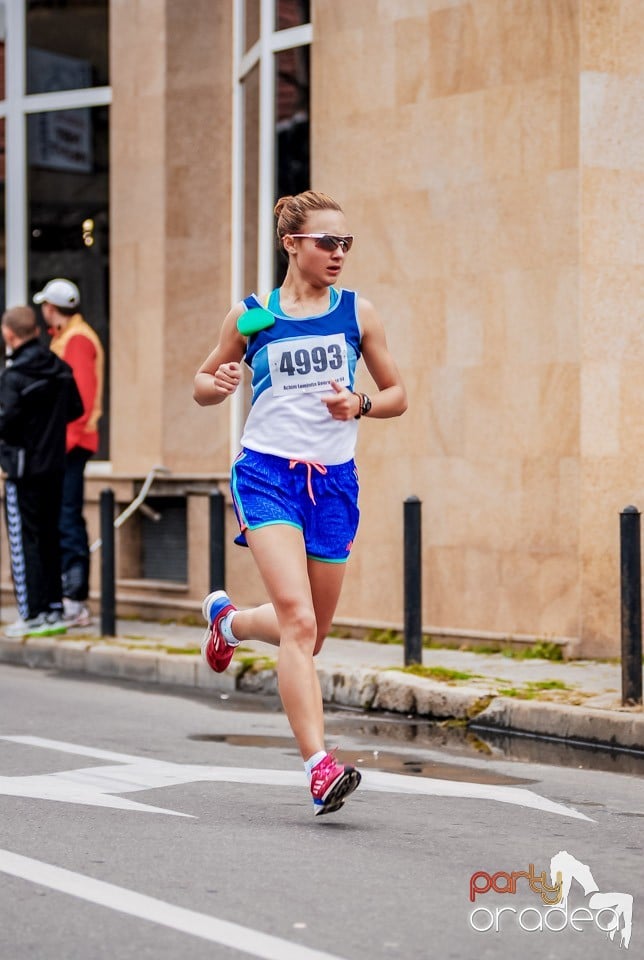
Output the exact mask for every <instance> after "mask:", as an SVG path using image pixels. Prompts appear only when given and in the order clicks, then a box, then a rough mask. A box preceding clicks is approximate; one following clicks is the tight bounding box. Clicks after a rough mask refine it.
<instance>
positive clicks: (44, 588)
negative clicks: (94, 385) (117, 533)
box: [0, 307, 83, 636]
mask: <svg viewBox="0 0 644 960" xmlns="http://www.w3.org/2000/svg"><path fill="white" fill-rule="evenodd" d="M1 329H2V337H3V340H4V342H5V344H6V346H7V353H8V354H9V358H8V361H7V366H6V368H5V369H4V370H3V371H2V373H0V466H1V467H2V469H3V470H4V472H5V474H6V481H5V510H6V519H7V531H8V536H9V548H10V552H11V573H12V576H13V585H14V591H15V594H16V602H17V604H18V613H19V614H20V619H19V620H18V621H17V622H16V623H13V624H11V625H10V626H9V627H7V628H6V629H5V633H6V634H7V635H8V636H42V635H44V634H54V633H64V631H65V626H64V624H63V622H62V610H63V605H62V595H61V572H60V568H61V560H60V543H59V537H58V520H59V516H60V504H61V498H62V489H63V472H64V469H65V434H66V428H67V424H68V423H69V422H70V421H71V420H75V419H76V418H77V417H78V416H80V414H81V413H82V412H83V404H82V401H81V398H80V395H79V393H78V388H77V387H76V384H75V382H74V376H73V374H72V370H71V367H70V366H69V365H68V364H66V363H65V362H64V361H63V360H60V359H59V357H57V356H56V355H55V354H53V353H52V352H51V351H50V350H49V349H48V348H47V347H45V346H43V344H42V343H41V342H40V340H39V338H38V334H39V330H38V324H37V321H36V315H35V313H34V311H33V310H32V309H31V307H13V308H11V309H10V310H7V311H6V312H5V313H4V314H3V316H2V326H1Z"/></svg>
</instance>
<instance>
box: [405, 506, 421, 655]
mask: <svg viewBox="0 0 644 960" xmlns="http://www.w3.org/2000/svg"><path fill="white" fill-rule="evenodd" d="M420 514H421V502H420V500H419V499H418V497H407V499H406V500H405V504H404V538H405V557H404V578H405V666H406V667H409V666H411V664H414V663H422V662H423V631H422V622H421V621H422V590H421V584H422V562H421V542H420V541H421V517H420Z"/></svg>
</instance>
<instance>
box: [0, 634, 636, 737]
mask: <svg viewBox="0 0 644 960" xmlns="http://www.w3.org/2000/svg"><path fill="white" fill-rule="evenodd" d="M0 663H8V664H12V665H15V666H26V667H31V668H40V669H59V670H61V671H65V672H70V673H78V674H90V675H93V676H99V677H104V678H107V679H117V680H132V681H136V682H139V683H154V684H167V685H173V686H180V687H186V688H197V689H200V690H213V691H217V692H219V693H228V694H230V693H234V692H235V690H240V691H243V692H246V693H259V694H264V695H275V694H276V693H277V671H276V670H275V669H274V668H272V667H271V668H267V669H259V670H249V669H244V668H243V665H242V664H241V663H239V662H235V661H234V660H233V662H232V663H231V665H230V667H229V668H228V669H227V670H226V671H225V673H213V672H212V670H210V669H209V668H208V667H207V665H206V664H205V663H203V661H202V660H201V658H200V657H199V656H198V655H197V654H194V653H190V654H184V653H167V652H165V651H163V650H147V649H138V650H137V649H129V648H127V647H124V646H122V645H119V644H118V643H110V642H109V641H103V640H99V641H98V642H93V641H92V639H91V638H79V640H77V641H74V640H71V639H69V638H54V637H31V638H28V639H25V638H10V637H1V636H0ZM317 672H318V676H319V678H320V686H321V689H322V697H323V700H324V702H325V703H333V704H336V705H338V706H345V707H354V708H359V709H362V710H376V711H377V710H382V711H390V712H393V713H399V714H406V715H408V716H413V717H418V718H422V719H424V720H438V721H445V720H458V721H464V722H465V723H466V724H473V725H474V726H475V727H486V728H490V729H496V730H499V731H506V732H519V733H531V734H535V735H538V736H544V737H553V738H556V739H559V740H579V741H584V742H586V743H595V744H597V745H602V746H608V747H620V748H623V749H631V750H644V710H642V708H641V707H639V708H638V707H635V708H622V709H601V708H599V707H591V706H570V705H569V704H559V703H551V702H547V701H534V700H531V701H526V700H519V699H514V698H509V697H502V696H498V695H496V694H495V693H494V690H493V688H492V687H486V686H485V685H483V686H478V687H476V688H475V687H471V686H470V687H468V686H465V685H463V686H459V687H456V686H454V687H452V686H449V685H448V684H446V683H441V682H440V681H437V680H432V679H429V678H426V677H416V676H412V675H409V674H405V673H402V672H400V671H397V670H388V669H381V670H378V669H373V668H371V669H370V668H345V667H341V666H336V667H333V668H330V667H318V669H317Z"/></svg>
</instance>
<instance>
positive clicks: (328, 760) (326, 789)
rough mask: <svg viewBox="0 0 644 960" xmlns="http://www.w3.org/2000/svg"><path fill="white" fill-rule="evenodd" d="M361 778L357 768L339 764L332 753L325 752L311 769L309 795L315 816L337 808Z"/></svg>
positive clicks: (333, 811) (332, 811)
mask: <svg viewBox="0 0 644 960" xmlns="http://www.w3.org/2000/svg"><path fill="white" fill-rule="evenodd" d="M361 779H362V777H361V775H360V771H359V770H356V768H355V767H348V766H341V764H339V763H336V762H335V757H334V756H333V753H327V755H326V757H324V758H323V759H322V760H320V762H319V763H316V765H315V766H314V767H313V769H312V770H311V795H312V797H313V812H314V813H315V816H316V817H319V816H320V815H321V814H323V813H335V811H336V810H339V809H340V807H341V806H342V805H343V804H344V801H345V799H346V798H347V797H348V796H349V794H350V793H353V791H354V790H355V789H356V787H357V786H358V784H359V783H360V780H361Z"/></svg>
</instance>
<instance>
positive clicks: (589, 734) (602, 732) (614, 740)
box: [475, 697, 644, 750]
mask: <svg viewBox="0 0 644 960" xmlns="http://www.w3.org/2000/svg"><path fill="white" fill-rule="evenodd" d="M475 724H476V726H485V727H492V728H496V729H501V730H513V731H516V732H518V733H532V734H537V735H539V736H542V737H557V738H558V739H563V740H584V741H586V742H590V743H597V744H603V745H606V746H612V747H622V748H625V749H630V750H644V713H643V712H642V710H641V709H639V710H638V709H637V708H633V709H630V710H628V709H625V710H601V709H599V708H597V707H581V708H580V707H571V706H568V704H559V703H544V702H541V703H539V706H538V707H536V708H535V705H534V701H525V700H514V699H510V698H509V697H495V698H494V700H493V701H492V703H490V705H489V706H488V707H486V709H485V710H482V711H481V713H479V714H478V715H477V717H476V719H475Z"/></svg>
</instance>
